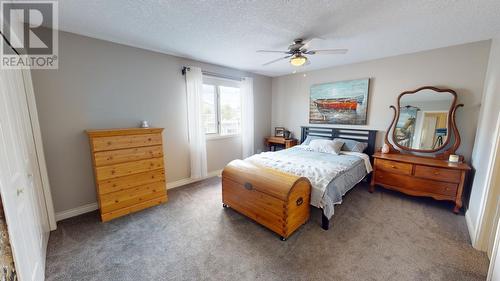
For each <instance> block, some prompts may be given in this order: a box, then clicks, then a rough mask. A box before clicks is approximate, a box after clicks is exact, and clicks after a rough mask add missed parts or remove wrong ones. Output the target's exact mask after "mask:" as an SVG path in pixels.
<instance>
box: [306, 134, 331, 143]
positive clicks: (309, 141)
mask: <svg viewBox="0 0 500 281" xmlns="http://www.w3.org/2000/svg"><path fill="white" fill-rule="evenodd" d="M312 140H331V139H330V138H328V137H320V136H307V137H306V139H305V140H304V141H303V142H302V143H301V145H309V144H310V143H311V141H312Z"/></svg>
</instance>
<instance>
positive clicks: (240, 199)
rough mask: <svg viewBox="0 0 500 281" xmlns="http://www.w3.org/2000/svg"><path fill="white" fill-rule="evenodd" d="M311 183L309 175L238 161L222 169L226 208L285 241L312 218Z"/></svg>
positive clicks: (223, 194)
mask: <svg viewBox="0 0 500 281" xmlns="http://www.w3.org/2000/svg"><path fill="white" fill-rule="evenodd" d="M310 200H311V184H310V182H309V180H308V179H307V178H304V177H302V178H301V177H297V176H294V175H291V174H287V173H283V172H280V171H277V170H273V169H269V168H264V167H259V166H256V165H253V164H252V163H250V162H248V161H242V160H235V161H232V162H231V163H229V164H228V165H227V166H226V167H225V168H224V171H223V172H222V203H223V204H224V207H231V208H232V209H233V210H235V211H237V212H239V213H241V214H243V215H245V216H247V217H249V218H251V219H253V220H254V221H256V222H258V223H259V224H261V225H263V226H265V227H267V228H269V229H270V230H272V231H274V232H276V233H278V234H279V235H280V236H281V239H282V240H285V239H286V238H288V237H289V236H290V235H291V234H292V233H293V232H294V231H295V230H297V229H298V228H299V227H300V226H301V225H303V224H304V223H306V222H307V221H308V220H309V213H310V206H309V204H310Z"/></svg>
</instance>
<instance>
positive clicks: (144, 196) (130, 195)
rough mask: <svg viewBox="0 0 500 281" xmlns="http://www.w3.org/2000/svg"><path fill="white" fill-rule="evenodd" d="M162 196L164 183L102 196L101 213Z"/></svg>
mask: <svg viewBox="0 0 500 281" xmlns="http://www.w3.org/2000/svg"><path fill="white" fill-rule="evenodd" d="M162 196H166V186H165V183H164V182H156V183H151V184H146V185H141V186H136V187H133V188H130V189H126V190H122V191H117V192H113V193H108V194H104V195H101V197H100V205H101V212H103V213H108V212H111V211H115V210H118V209H122V208H125V207H129V206H132V205H135V204H139V203H142V202H145V201H149V200H152V199H155V198H158V197H162Z"/></svg>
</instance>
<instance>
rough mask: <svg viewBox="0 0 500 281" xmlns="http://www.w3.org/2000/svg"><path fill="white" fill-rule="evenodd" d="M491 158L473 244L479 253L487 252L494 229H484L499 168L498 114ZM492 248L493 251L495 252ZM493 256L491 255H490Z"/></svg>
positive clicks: (499, 123)
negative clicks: (492, 186)
mask: <svg viewBox="0 0 500 281" xmlns="http://www.w3.org/2000/svg"><path fill="white" fill-rule="evenodd" d="M491 152H492V153H491V156H490V158H489V159H488V163H489V165H490V167H489V168H490V169H489V170H488V172H487V174H486V184H485V185H486V191H485V193H484V195H483V198H482V204H481V208H480V210H479V212H480V213H479V223H478V226H477V233H476V237H475V239H474V240H475V243H474V246H475V248H477V249H479V250H481V251H487V249H488V244H489V242H490V241H491V236H492V232H493V231H494V229H486V228H487V226H488V224H487V223H486V221H485V220H486V219H488V217H487V215H486V213H487V211H488V210H486V208H487V207H488V205H489V204H488V203H489V202H490V195H491V185H492V184H493V179H494V177H493V176H494V174H493V173H494V172H495V170H496V169H500V167H496V164H495V163H496V162H497V161H496V160H497V157H500V113H499V114H498V118H497V124H496V128H495V138H494V143H493V149H492V151H491ZM497 238H498V237H497ZM495 247H496V246H494V251H495ZM492 255H493V254H492Z"/></svg>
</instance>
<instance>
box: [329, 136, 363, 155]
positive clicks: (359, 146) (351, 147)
mask: <svg viewBox="0 0 500 281" xmlns="http://www.w3.org/2000/svg"><path fill="white" fill-rule="evenodd" d="M334 140H339V141H341V142H343V143H344V145H343V146H342V150H343V151H352V152H361V153H363V151H365V149H366V148H367V147H368V143H366V142H359V141H355V140H349V139H341V138H336V139H334Z"/></svg>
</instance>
